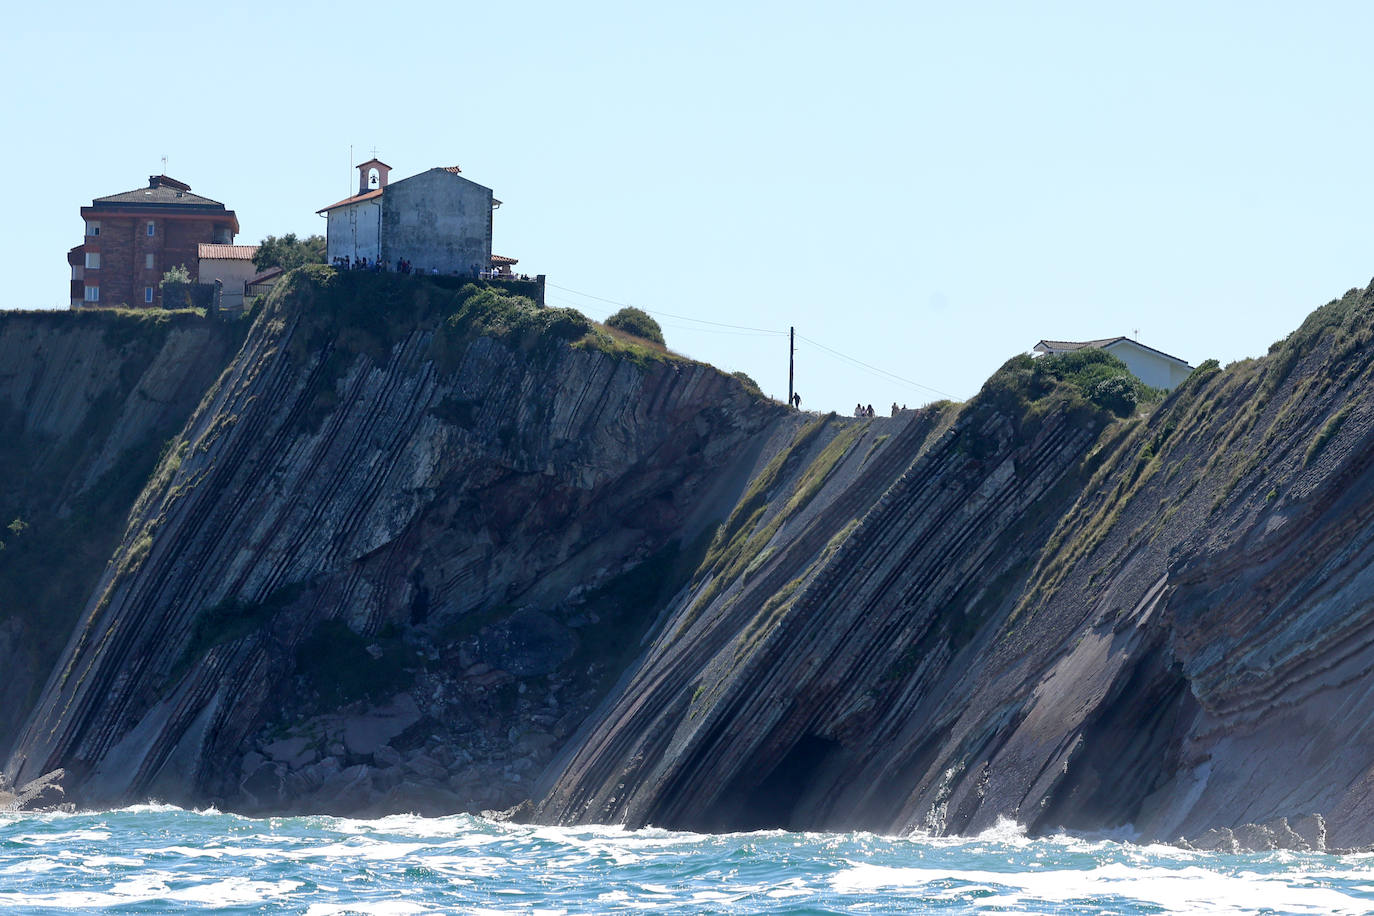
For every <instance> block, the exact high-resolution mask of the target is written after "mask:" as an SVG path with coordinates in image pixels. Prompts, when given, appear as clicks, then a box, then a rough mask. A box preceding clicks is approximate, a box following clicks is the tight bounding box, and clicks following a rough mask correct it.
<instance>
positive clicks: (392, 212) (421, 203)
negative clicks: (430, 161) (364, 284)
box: [318, 159, 501, 276]
mask: <svg viewBox="0 0 1374 916" xmlns="http://www.w3.org/2000/svg"><path fill="white" fill-rule="evenodd" d="M390 174H391V166H389V165H387V164H386V163H385V162H382V161H381V160H380V159H369V160H368V161H367V162H364V163H363V164H362V165H360V166H358V193H357V194H354V195H353V196H352V197H346V198H344V199H343V200H341V201H339V202H338V203H333V204H330V205H329V206H327V207H325V208H324V209H322V210H320V211H318V212H320V213H321V214H323V215H324V216H326V217H327V218H328V220H329V222H328V239H329V241H328V257H329V261H330V263H331V264H332V263H334V262H335V260H336V259H339V258H348V260H349V261H350V262H356V261H358V260H359V259H360V258H366V259H367V260H368V261H386V262H389V263H390V264H391V266H392V268H395V266H396V265H397V264H398V263H400V261H402V260H406V261H409V262H410V263H411V264H412V265H413V266H414V268H415V270H416V271H417V272H420V273H430V272H432V271H436V270H437V271H438V272H439V273H441V274H469V273H470V274H472V275H473V276H477V275H478V274H479V273H480V272H482V271H486V270H489V269H490V268H491V223H492V210H494V209H495V208H496V207H499V206H500V205H501V202H500V201H499V200H496V199H495V198H494V197H493V196H492V192H491V188H488V187H484V186H482V185H480V184H477V183H476V182H475V181H469V180H468V179H466V178H464V177H462V176H461V175H460V174H459V169H458V167H457V166H449V167H442V168H433V169H430V170H428V171H426V172H421V173H420V174H418V175H412V176H410V177H409V178H403V179H401V180H400V181H397V182H389V180H388V179H389V176H390Z"/></svg>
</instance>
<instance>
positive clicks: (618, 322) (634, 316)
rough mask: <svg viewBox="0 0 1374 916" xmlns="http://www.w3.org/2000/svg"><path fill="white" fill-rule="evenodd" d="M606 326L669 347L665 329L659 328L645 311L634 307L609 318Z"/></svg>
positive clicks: (627, 307) (622, 310)
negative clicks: (664, 332) (664, 335)
mask: <svg viewBox="0 0 1374 916" xmlns="http://www.w3.org/2000/svg"><path fill="white" fill-rule="evenodd" d="M605 324H606V327H608V328H615V329H616V330H618V331H624V332H625V333H626V334H633V335H634V336H636V337H642V338H644V339H645V340H647V341H651V342H652V343H656V344H658V345H659V346H667V344H666V343H665V342H664V340H663V329H662V328H661V327H659V326H658V322H657V321H655V320H654V319H653V317H652V316H650V315H649V313H648V312H645V311H644V310H643V309H637V308H635V307H634V306H626V307H625V308H623V309H621V310H620V311H618V312H616V313H615V314H614V315H612V316H611V317H609V318H607V319H606V321H605Z"/></svg>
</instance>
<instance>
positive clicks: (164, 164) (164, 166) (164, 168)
mask: <svg viewBox="0 0 1374 916" xmlns="http://www.w3.org/2000/svg"><path fill="white" fill-rule="evenodd" d="M162 174H164V175H166V174H167V154H166V153H163V154H162Z"/></svg>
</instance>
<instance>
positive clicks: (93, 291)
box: [86, 286, 100, 302]
mask: <svg viewBox="0 0 1374 916" xmlns="http://www.w3.org/2000/svg"><path fill="white" fill-rule="evenodd" d="M86 301H87V302H99V301H100V287H98V286H88V287H86Z"/></svg>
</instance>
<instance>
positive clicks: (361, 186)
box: [358, 158, 391, 194]
mask: <svg viewBox="0 0 1374 916" xmlns="http://www.w3.org/2000/svg"><path fill="white" fill-rule="evenodd" d="M390 174H391V166H389V165H387V164H386V163H385V162H383V161H382V160H380V159H377V158H372V159H369V160H367V161H366V162H363V163H360V164H359V165H358V193H359V194H366V193H367V192H368V191H380V190H381V189H382V188H384V187H386V179H387V176H388V175H390Z"/></svg>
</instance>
